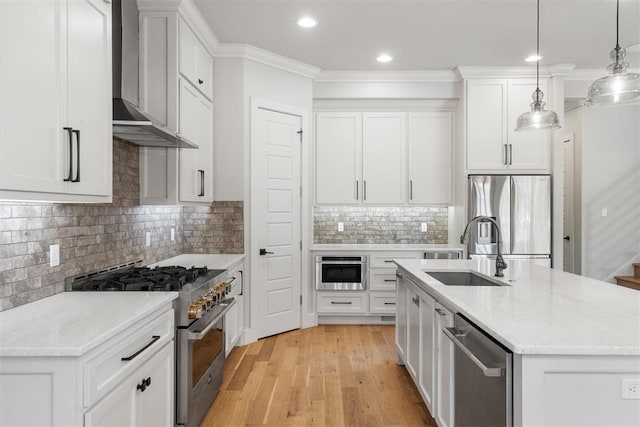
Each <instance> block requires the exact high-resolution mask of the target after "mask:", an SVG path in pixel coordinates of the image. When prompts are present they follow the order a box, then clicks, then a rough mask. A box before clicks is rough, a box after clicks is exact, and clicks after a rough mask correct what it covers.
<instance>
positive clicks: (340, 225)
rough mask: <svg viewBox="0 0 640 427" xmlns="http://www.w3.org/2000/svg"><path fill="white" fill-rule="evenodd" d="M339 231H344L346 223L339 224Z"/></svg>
mask: <svg viewBox="0 0 640 427" xmlns="http://www.w3.org/2000/svg"><path fill="white" fill-rule="evenodd" d="M338 231H344V222H339V223H338Z"/></svg>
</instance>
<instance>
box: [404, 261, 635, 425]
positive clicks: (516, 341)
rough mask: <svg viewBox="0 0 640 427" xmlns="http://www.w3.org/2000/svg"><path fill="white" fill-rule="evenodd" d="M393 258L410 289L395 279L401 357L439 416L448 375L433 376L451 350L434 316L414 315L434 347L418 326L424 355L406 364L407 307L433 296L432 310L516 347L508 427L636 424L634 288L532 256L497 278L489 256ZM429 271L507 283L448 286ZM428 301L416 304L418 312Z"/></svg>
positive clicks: (449, 396) (446, 400)
mask: <svg viewBox="0 0 640 427" xmlns="http://www.w3.org/2000/svg"><path fill="white" fill-rule="evenodd" d="M395 262H396V264H397V265H398V267H399V268H398V272H399V275H400V276H401V277H403V278H405V279H406V281H407V283H408V284H409V288H408V289H407V287H406V286H403V285H402V283H401V282H402V280H400V281H399V286H398V292H399V294H398V296H397V299H398V300H403V301H404V302H405V304H402V303H398V306H397V310H398V313H397V316H396V317H397V319H398V330H399V337H398V339H397V347H398V353H399V359H400V361H401V362H407V363H406V364H407V369H408V370H409V372H410V374H411V373H412V370H413V371H414V372H413V374H412V376H413V377H414V380H416V382H417V383H418V384H417V385H418V388H419V390H420V391H421V394H422V395H423V398H425V402H426V403H427V406H428V407H429V408H430V409H431V410H432V413H434V417H435V418H436V419H438V418H442V419H444V420H451V419H452V413H453V409H452V408H453V405H451V403H454V402H452V401H453V392H452V391H451V390H452V387H451V383H449V381H451V379H450V378H448V377H447V375H442V372H440V368H442V367H443V368H444V369H445V370H446V371H447V372H452V369H450V365H449V364H450V363H451V361H447V360H441V359H442V355H443V354H445V355H446V354H451V353H452V350H451V344H450V341H449V340H448V339H446V337H445V339H443V340H439V337H440V336H442V334H441V329H442V327H443V326H442V325H439V324H438V318H439V317H440V316H438V315H437V314H436V313H434V314H433V315H424V314H422V311H421V315H420V317H418V319H419V321H420V322H421V323H424V322H427V323H429V325H434V327H433V334H432V336H431V338H429V339H431V342H432V343H433V345H431V346H426V347H424V346H423V343H422V341H423V339H422V338H421V337H424V336H425V333H424V331H423V330H426V328H423V329H421V330H420V333H419V334H418V337H419V338H418V340H419V341H420V345H419V346H418V347H419V350H423V347H424V349H426V350H428V351H426V350H425V354H419V357H417V358H416V359H417V360H420V362H419V364H416V363H413V364H412V363H411V362H412V360H411V359H412V356H411V354H413V353H412V352H415V351H417V350H412V343H411V342H412V338H410V333H411V332H410V330H411V328H412V327H413V328H414V329H415V325H414V326H412V323H411V322H412V321H413V320H412V318H411V314H410V313H409V311H410V310H411V309H412V307H411V303H412V302H416V301H417V300H418V299H420V298H424V299H425V300H428V301H432V302H431V305H432V306H434V307H436V308H437V309H438V310H440V311H439V313H442V312H445V311H447V310H448V311H449V312H450V313H460V314H462V315H463V316H464V317H466V318H467V319H468V320H470V321H471V322H472V323H473V324H475V325H476V326H477V327H479V328H480V329H482V330H483V331H484V332H485V333H486V334H488V335H489V336H491V337H492V338H493V339H495V340H496V341H497V342H499V343H500V344H501V345H502V346H504V347H505V348H507V349H508V350H510V351H511V352H512V353H513V394H512V397H513V405H512V411H513V414H512V415H513V424H514V425H516V426H520V425H523V426H541V425H554V426H555V425H603V426H604V425H607V426H613V425H640V400H637V399H634V397H635V398H637V397H638V396H637V393H636V395H635V396H633V393H631V394H632V396H629V387H631V388H632V389H633V385H634V384H636V381H640V293H638V292H636V291H633V290H630V289H626V288H622V287H618V286H616V285H613V284H609V283H604V282H600V281H597V280H593V279H589V278H585V277H581V276H576V275H573V274H568V273H564V272H562V271H558V270H553V269H548V268H544V267H540V266H537V265H535V264H534V263H532V262H530V261H510V262H509V263H508V264H509V266H508V268H507V270H505V271H504V277H502V278H496V277H493V273H494V271H495V265H494V262H492V261H489V260H461V261H453V260H396V261H395ZM429 271H432V272H447V271H448V272H456V271H457V272H476V273H478V274H480V275H481V276H485V277H486V278H488V279H490V280H497V281H499V282H500V284H501V285H504V286H447V285H445V284H443V283H442V282H440V281H438V280H436V279H434V278H432V277H431V276H429V275H428V272H429ZM403 280H404V279H403ZM403 292H405V294H402V293H403ZM412 292H413V293H412ZM414 294H415V295H414ZM418 294H420V295H423V297H421V296H420V295H418ZM409 295H411V297H410V296H409ZM407 299H409V301H408V302H407ZM428 301H426V302H427V303H426V304H417V305H419V306H421V307H420V310H423V306H429V304H428ZM420 302H422V301H420ZM438 307H440V308H438ZM444 309H447V310H444ZM403 310H404V312H401V311H403ZM432 311H433V310H432ZM408 314H409V315H408ZM407 315H408V316H407ZM407 319H408V320H407ZM434 319H435V320H436V321H434ZM447 326H451V325H447ZM429 327H431V326H429ZM405 328H406V333H407V335H406V337H407V339H406V342H405V344H406V347H404V348H403V342H402V339H401V338H402V334H403V331H404V330H405ZM427 336H428V335H427ZM438 344H440V347H441V348H438ZM415 347H416V345H415V343H414V345H413V348H414V349H415ZM430 358H431V359H433V360H432V361H431V363H430V364H429V365H428V366H427V363H428V362H429V360H430ZM422 359H424V360H426V361H427V362H422ZM414 365H416V366H414ZM421 368H422V369H421ZM431 368H433V369H431ZM423 371H424V372H423ZM427 371H431V374H429V373H428V372H427ZM427 374H428V375H427ZM425 375H426V377H425ZM423 378H426V380H425V381H423ZM442 411H444V414H441V413H439V412H442ZM443 424H447V423H446V422H445V423H443Z"/></svg>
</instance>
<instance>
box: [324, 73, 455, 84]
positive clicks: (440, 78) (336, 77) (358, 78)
mask: <svg viewBox="0 0 640 427" xmlns="http://www.w3.org/2000/svg"><path fill="white" fill-rule="evenodd" d="M459 80H460V79H459V78H458V75H457V74H456V73H455V71H453V70H425V71H414V70H396V71H365V70H362V71H358V70H344V71H341V70H323V71H321V72H320V74H319V75H318V77H317V78H316V80H315V81H316V82H333V83H336V82H457V81H459Z"/></svg>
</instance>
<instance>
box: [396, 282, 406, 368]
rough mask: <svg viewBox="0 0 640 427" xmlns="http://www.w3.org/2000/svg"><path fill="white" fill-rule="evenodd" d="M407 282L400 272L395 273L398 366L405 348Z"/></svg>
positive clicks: (404, 353) (403, 358)
mask: <svg viewBox="0 0 640 427" xmlns="http://www.w3.org/2000/svg"><path fill="white" fill-rule="evenodd" d="M407 298H408V296H407V282H406V279H404V277H403V274H402V272H397V273H396V351H397V352H398V364H404V363H405V360H406V348H407V307H408V306H407Z"/></svg>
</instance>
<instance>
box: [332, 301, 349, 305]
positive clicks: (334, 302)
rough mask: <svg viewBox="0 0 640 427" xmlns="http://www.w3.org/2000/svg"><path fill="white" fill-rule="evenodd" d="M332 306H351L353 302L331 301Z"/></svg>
mask: <svg viewBox="0 0 640 427" xmlns="http://www.w3.org/2000/svg"><path fill="white" fill-rule="evenodd" d="M331 304H342V305H351V304H353V301H331Z"/></svg>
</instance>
